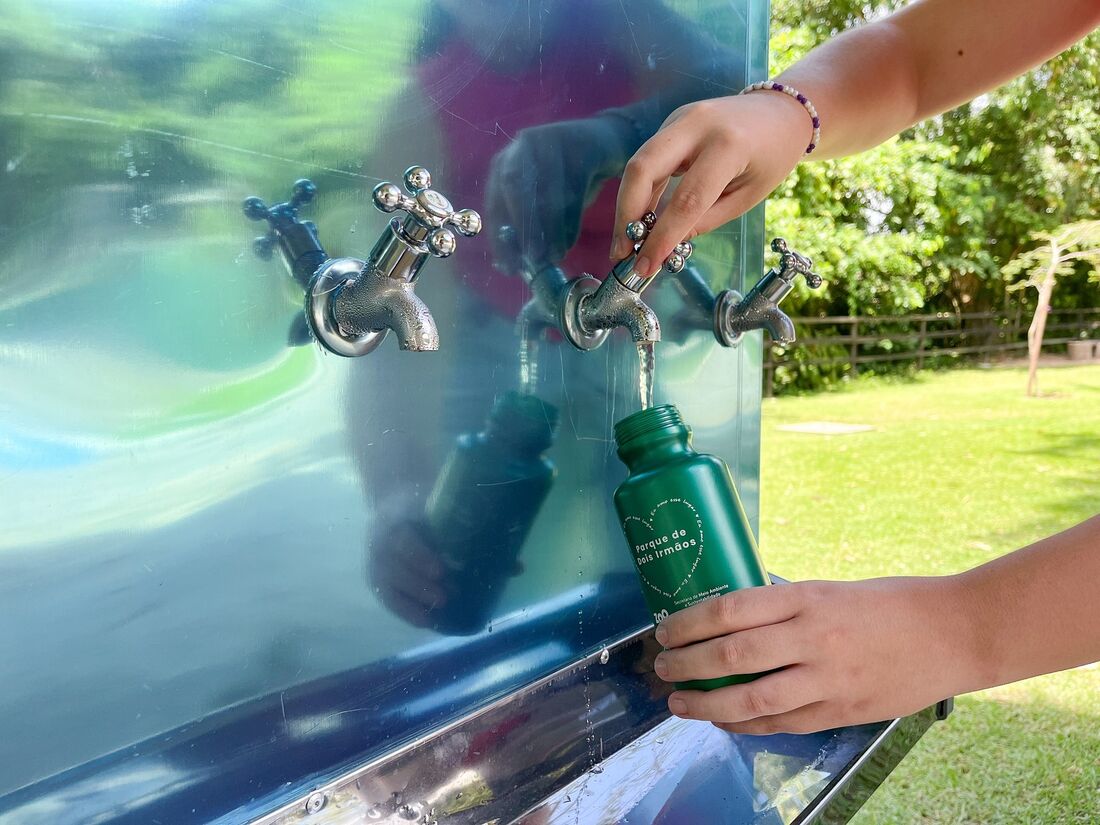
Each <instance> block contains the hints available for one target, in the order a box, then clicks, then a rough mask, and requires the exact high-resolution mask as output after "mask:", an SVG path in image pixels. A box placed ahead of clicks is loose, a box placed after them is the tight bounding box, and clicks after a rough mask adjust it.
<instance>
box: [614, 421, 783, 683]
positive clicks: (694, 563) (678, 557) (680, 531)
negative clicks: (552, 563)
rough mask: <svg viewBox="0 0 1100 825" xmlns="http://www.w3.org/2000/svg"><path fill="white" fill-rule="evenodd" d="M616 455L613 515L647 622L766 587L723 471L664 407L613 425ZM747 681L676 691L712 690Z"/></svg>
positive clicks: (748, 530) (720, 463)
mask: <svg viewBox="0 0 1100 825" xmlns="http://www.w3.org/2000/svg"><path fill="white" fill-rule="evenodd" d="M615 441H616V443H617V444H618V447H619V457H620V458H621V459H622V460H623V462H624V463H625V464H626V466H627V467H628V468H629V469H630V475H629V476H628V477H627V479H626V481H624V482H623V483H622V484H620V485H619V489H617V490H616V491H615V509H616V510H617V511H618V514H619V520H620V521H621V523H622V527H623V533H624V534H625V536H626V540H627V543H628V544H629V545H630V552H631V555H632V556H633V557H634V565H635V567H636V568H637V571H638V577H639V578H640V579H641V581H642V590H643V592H644V594H645V599H646V604H647V605H649V609H650V612H651V613H652V614H653V621H654V622H655V623H658V624H659V623H660V622H661V621H662V620H663V619H664V618H666V617H667V616H668V615H669V614H670V613H675V612H676V611H677V610H683V609H684V608H685V607H691V606H692V605H693V604H697V603H698V602H701V601H703V600H704V599H709V598H712V597H714V596H720V595H722V594H723V593H729V592H731V591H734V590H740V589H742V588H744V587H760V586H762V585H766V584H769V580H768V574H767V572H766V571H765V570H764V564H763V562H762V561H761V560H760V553H759V551H758V550H757V548H756V539H755V538H754V537H753V534H752V529H751V528H750V527H749V522H748V519H747V518H746V517H745V510H744V508H743V507H742V506H741V500H740V499H739V498H738V497H737V490H736V489H735V488H734V486H733V477H732V476H731V475H730V471H729V467H727V466H726V464H725V463H724V462H723V461H721V460H720V459H718V458H715V457H714V456H712V455H704V454H701V453H697V452H696V451H695V450H694V449H692V446H691V429H690V428H689V427H688V426H687V425H686V424H684V422H683V419H681V418H680V411H679V410H677V409H676V408H675V407H673V406H671V405H668V404H666V405H663V406H660V407H652V408H650V409H648V410H642V411H641V412H637V413H634V414H633V415H630V416H627V417H626V418H624V419H623V420H622V421H620V422H619V423H618V424H616V425H615ZM753 678H755V674H754V675H736V676H726V677H722V678H717V679H700V680H696V681H693V682H685V683H683V684H680V685H678V687H679V688H681V689H685V690H712V689H714V688H718V687H724V686H726V685H734V684H738V683H741V682H747V681H750V680H751V679H753Z"/></svg>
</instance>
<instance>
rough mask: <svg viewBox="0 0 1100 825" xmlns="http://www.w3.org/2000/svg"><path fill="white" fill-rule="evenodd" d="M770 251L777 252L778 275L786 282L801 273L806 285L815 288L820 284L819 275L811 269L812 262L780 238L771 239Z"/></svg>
mask: <svg viewBox="0 0 1100 825" xmlns="http://www.w3.org/2000/svg"><path fill="white" fill-rule="evenodd" d="M772 251H773V252H778V253H779V273H778V274H779V277H780V278H782V279H783V280H784V281H787V282H788V283H790V282H792V281H794V279H795V277H796V276H798V275H800V274H801V275H802V277H803V278H805V279H806V286H808V287H809V288H810V289H817V288H818V287H819V286H821V276H820V275H818V274H817V273H816V272H814V271H813V265H814V262H813V261H812V260H810V259H809V258H807V257H806V256H805V255H800V254H798V253H797V252H795V251H794V250H793V249H791V248H790V247H789V246H787V242H786V241H785V240H783V239H782V238H773V239H772Z"/></svg>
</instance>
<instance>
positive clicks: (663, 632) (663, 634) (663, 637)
mask: <svg viewBox="0 0 1100 825" xmlns="http://www.w3.org/2000/svg"><path fill="white" fill-rule="evenodd" d="M653 635H654V636H656V637H657V641H658V642H660V643H661V646H662V647H668V630H667V628H664V627H661V625H657V632H656V633H654V634H653Z"/></svg>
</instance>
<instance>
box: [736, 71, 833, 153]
mask: <svg viewBox="0 0 1100 825" xmlns="http://www.w3.org/2000/svg"><path fill="white" fill-rule="evenodd" d="M762 91H763V92H782V93H783V94H785V95H788V96H789V97H793V98H794V99H795V100H797V101H798V102H799V103H801V104H802V108H803V109H805V110H806V111H807V112H809V114H810V119H811V121H812V122H813V125H814V134H813V137H812V138H811V139H810V145H809V146H807V147H806V154H807V155H808V154H810V152H812V151H813V150H814V149H816V148H817V144H818V142H819V141H820V140H821V118H819V117H818V116H817V109H815V108H814V104H812V103H810V100H809V98H807V97H806V95H804V94H802V92H800V91H798V89H792V88H791V87H790V86H786V85H784V84H782V83H776V82H775V81H774V80H765V81H764V82H763V83H753V84H752V85H751V86H746V87H745V88H744V89H742V90H741V94H748V93H749V92H762Z"/></svg>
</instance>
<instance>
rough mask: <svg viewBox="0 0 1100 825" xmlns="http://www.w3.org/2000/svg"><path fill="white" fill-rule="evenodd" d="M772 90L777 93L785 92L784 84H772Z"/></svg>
mask: <svg viewBox="0 0 1100 825" xmlns="http://www.w3.org/2000/svg"><path fill="white" fill-rule="evenodd" d="M772 89H774V90H775V91H777V92H781V91H783V84H782V83H773V84H772Z"/></svg>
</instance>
